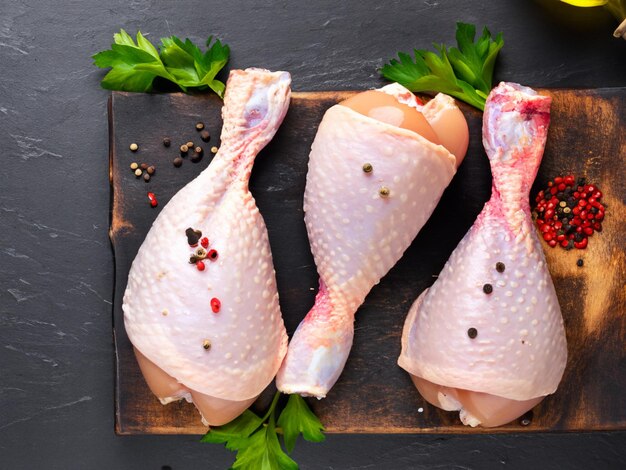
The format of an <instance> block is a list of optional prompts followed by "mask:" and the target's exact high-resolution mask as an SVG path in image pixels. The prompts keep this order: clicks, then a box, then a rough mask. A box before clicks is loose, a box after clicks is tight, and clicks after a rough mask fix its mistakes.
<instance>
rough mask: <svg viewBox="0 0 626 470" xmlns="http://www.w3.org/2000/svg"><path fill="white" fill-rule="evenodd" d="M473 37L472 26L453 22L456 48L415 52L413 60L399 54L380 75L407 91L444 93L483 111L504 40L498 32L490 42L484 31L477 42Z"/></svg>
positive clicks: (442, 47)
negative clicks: (455, 26)
mask: <svg viewBox="0 0 626 470" xmlns="http://www.w3.org/2000/svg"><path fill="white" fill-rule="evenodd" d="M475 37H476V27H475V26H474V25H471V24H466V23H457V29H456V41H457V47H450V48H447V47H446V46H445V45H443V44H442V45H435V48H436V49H437V51H438V53H433V52H430V51H426V50H423V49H415V50H414V56H413V57H411V56H410V55H409V54H406V53H402V52H400V53H398V59H399V60H398V59H391V60H390V61H389V63H388V64H385V65H384V66H383V67H382V69H381V73H382V75H383V76H384V77H385V78H387V79H388V80H391V81H394V82H398V83H400V84H401V85H403V86H405V87H406V88H408V89H409V90H411V91H414V92H431V93H438V92H441V93H446V94H448V95H451V96H454V97H455V98H458V99H460V100H461V101H465V102H466V103H468V104H470V105H472V106H475V107H476V108H478V109H481V110H484V109H485V100H486V97H487V95H488V94H489V92H490V91H491V86H492V79H493V69H494V66H495V62H496V58H497V56H498V52H500V49H502V46H503V45H504V41H503V39H502V34H501V33H500V34H498V35H497V36H496V37H495V38H493V39H492V37H491V33H490V32H489V30H488V29H487V28H484V29H483V32H482V35H481V36H480V37H479V38H478V40H475Z"/></svg>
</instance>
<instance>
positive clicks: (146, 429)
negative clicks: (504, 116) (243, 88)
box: [109, 88, 626, 434]
mask: <svg viewBox="0 0 626 470" xmlns="http://www.w3.org/2000/svg"><path fill="white" fill-rule="evenodd" d="M624 90H625V89H621V88H618V89H615V88H607V89H597V90H584V89H580V90H555V89H553V90H541V91H543V92H546V93H548V94H550V95H552V96H553V97H554V98H555V101H558V100H560V99H563V97H564V96H565V94H569V95H570V96H573V97H579V98H589V97H593V96H596V97H598V96H599V97H600V98H601V99H604V100H605V101H606V100H609V101H610V100H611V99H612V98H613V99H615V98H617V99H619V100H622V101H623V97H624ZM354 93H356V91H330V92H313V93H306V92H304V93H302V92H294V93H293V94H292V100H293V103H294V106H292V109H291V110H290V113H291V114H293V113H294V112H296V114H297V113H298V112H299V111H296V110H295V109H296V107H297V108H302V109H309V108H311V109H313V108H317V110H316V112H318V113H323V110H324V109H325V107H327V106H329V105H330V104H332V101H337V100H340V99H344V98H346V97H348V96H350V95H352V94H354ZM116 95H117V96H120V95H121V98H122V99H123V97H124V96H125V94H119V93H114V94H113V97H112V100H111V102H112V105H111V111H112V110H113V108H114V106H113V101H114V97H115V96H116ZM134 98H135V99H138V98H137V97H136V96H135V97H134ZM163 98H166V99H177V100H182V101H183V102H185V103H188V104H189V105H190V106H191V107H193V106H196V107H198V108H199V107H201V106H205V105H206V104H210V103H215V104H220V103H221V102H219V101H217V99H216V100H210V99H207V98H206V97H189V96H186V95H180V96H176V95H174V96H169V97H164V96H161V97H160V98H159V97H157V99H163ZM198 98H200V99H198ZM462 108H463V110H464V112H466V113H469V118H470V120H473V121H474V124H476V118H477V117H479V116H480V113H478V112H477V111H473V110H471V109H469V107H467V106H464V105H463V106H462ZM309 112H310V111H309ZM112 114H113V113H112V112H111V113H110V116H109V120H110V124H111V126H112V127H111V129H113V128H114V127H115V126H114V117H113V116H112ZM622 114H623V113H622ZM319 117H321V114H320V116H319ZM288 119H289V115H288V118H287V120H288ZM287 120H286V123H285V124H287ZM220 122H221V121H220ZM553 123H554V115H553ZM289 125H293V123H290V124H289ZM311 125H312V129H311V126H308V127H307V126H306V125H305V126H301V128H300V129H299V132H301V133H302V132H309V131H310V132H311V135H309V137H310V138H312V136H313V135H314V134H315V131H316V128H317V125H316V123H311ZM283 126H284V125H283ZM474 130H475V129H474ZM212 132H213V134H214V135H216V134H218V133H219V129H218V128H217V127H215V128H212ZM111 138H112V145H114V136H113V135H111ZM288 138H289V135H285V132H283V133H280V131H279V135H277V137H276V138H275V141H276V140H277V139H283V140H284V139H288ZM304 140H306V139H304ZM473 140H474V148H470V152H472V153H474V154H475V153H478V154H479V155H478V157H479V158H483V157H484V155H483V156H482V157H481V156H480V154H482V145H481V144H480V142H478V143H477V142H475V141H476V139H473ZM549 142H550V141H549ZM299 145H301V146H306V144H305V143H299ZM275 146H276V145H274V147H275ZM270 147H272V144H270ZM476 147H479V151H478V152H477V149H476ZM618 147H619V146H618ZM113 148H114V147H113V146H112V147H111V149H113ZM568 152H569V149H568ZM297 153H298V155H300V156H303V158H305V159H306V157H308V148H307V149H304V150H303V149H302V148H299V149H298V151H297ZM546 153H548V150H546ZM622 154H623V152H622ZM468 156H469V152H468ZM111 158H112V160H111V161H112V162H113V159H114V155H113V154H111ZM265 160H270V159H269V158H268V159H265V158H262V156H260V157H259V162H257V164H255V170H256V172H260V171H264V170H262V169H259V166H264V165H263V163H262V162H263V161H265ZM544 162H545V160H544ZM274 163H276V162H274ZM466 163H467V162H466ZM557 163H559V162H557ZM166 164H167V162H166ZM559 164H562V162H560V163H559ZM271 166H272V165H267V167H271ZM480 166H481V165H477V166H476V165H474V167H472V169H471V170H472V171H467V172H466V173H468V174H470V175H474V174H475V173H476V174H480V171H479V170H480V168H479V167H480ZM542 166H543V165H542ZM548 166H550V165H548ZM483 167H484V168H483V170H484V169H485V168H487V169H488V165H483ZM555 170H556V171H558V170H561V171H563V168H559V165H556V168H550V169H549V171H544V172H543V173H544V174H543V175H542V171H541V170H540V175H539V176H538V178H537V183H536V184H539V181H540V178H542V177H544V178H545V176H554V175H555V174H556V173H554V171H555ZM592 170H593V168H592ZM267 171H269V172H272V171H274V170H271V169H268V170H267ZM461 171H463V166H462V167H461V169H460V172H461ZM198 172H199V171H198ZM256 172H253V179H254V178H255V175H256ZM274 176H276V175H274ZM453 184H454V182H453ZM481 184H482V183H481ZM451 186H452V184H451ZM251 187H252V190H253V193H254V192H255V188H254V187H253V184H251ZM115 189H116V186H115V184H113V188H112V194H113V195H114V191H115ZM488 189H489V188H488ZM602 189H603V190H604V189H605V188H602ZM617 189H620V190H621V194H622V195H623V194H624V188H623V186H622V188H615V190H617ZM301 190H302V188H300V189H299V191H301ZM483 192H484V191H483ZM488 192H489V191H486V193H488ZM534 192H535V191H534ZM534 192H533V194H534ZM614 192H615V191H614ZM618 192H619V191H618ZM255 195H256V194H255ZM487 195H488V194H487ZM483 196H484V195H483ZM622 197H623V196H622ZM257 199H258V198H257ZM448 199H450V198H448ZM479 199H480V198H479ZM472 202H475V201H472ZM479 202H480V201H479ZM482 202H484V201H482ZM482 202H481V203H480V204H479V206H478V209H477V210H479V209H480V207H482ZM164 203H165V201H162V202H161V204H164ZM443 204H444V200H443V199H442V203H441V204H440V205H443ZM474 205H476V204H474ZM474 209H476V208H474ZM261 212H262V213H263V214H264V216H265V215H266V212H265V211H264V209H263V208H262V207H261ZM113 215H114V214H112V217H113ZM435 215H436V214H434V215H433V217H435ZM469 219H471V220H470V221H469V222H470V225H471V223H472V222H473V216H472V217H470V218H469ZM112 220H113V219H112ZM266 221H267V217H266ZM429 225H432V224H430V223H429ZM118 228H122V227H120V226H119V224H118ZM123 228H124V230H121V231H116V234H117V235H118V237H119V235H120V234H121V233H128V232H127V229H128V227H123ZM268 229H270V227H269V224H268ZM425 230H426V229H425ZM463 233H464V232H463ZM622 233H623V232H622ZM605 235H606V234H605ZM273 236H276V233H274V234H272V233H270V241H272V238H273ZM461 236H462V234H461ZM420 238H424V237H423V236H422V234H420V235H418V239H420ZM426 238H428V237H426ZM431 238H432V237H431ZM112 244H113V247H114V250H115V251H116V265H117V262H118V259H117V255H118V251H119V250H117V249H116V242H115V236H114V235H113V234H112ZM455 245H456V244H454V246H455ZM454 246H452V248H454ZM590 246H593V245H590ZM273 248H274V247H273ZM408 251H409V250H407V252H408ZM413 251H415V250H413ZM450 252H451V250H449V251H448V253H447V254H448V255H449V253H450ZM560 254H561V253H559V252H558V251H556V250H549V251H548V252H547V253H546V255H548V259H549V263H550V264H551V268H552V263H553V260H552V259H551V258H552V256H549V255H554V257H555V258H556V255H560ZM405 256H407V255H406V254H405ZM277 261H278V260H277V259H276V257H275V264H277ZM127 263H129V261H128V260H127ZM398 264H404V265H405V268H406V265H407V262H406V261H405V262H404V263H403V261H402V260H401V261H400V262H399V263H398ZM586 265H587V263H586ZM116 269H117V266H116ZM313 270H314V268H313ZM396 271H397V269H396V268H394V269H392V271H391V272H390V274H388V275H387V277H389V276H393V275H394V273H395V272H396ZM436 272H438V271H436ZM278 274H279V273H278V269H277V277H278ZM555 274H556V275H558V274H559V273H553V276H555ZM397 277H398V276H397V275H396V278H397ZM117 280H118V278H117V276H116V289H115V296H116V302H115V304H114V305H115V306H117V304H118V301H119V300H121V299H118V297H119V296H121V295H122V294H123V286H122V289H121V291H120V289H118V288H117V287H118V286H117ZM383 282H384V281H383ZM383 282H381V284H383ZM279 288H280V282H279ZM381 288H382V287H379V288H375V289H376V290H377V291H379V292H378V293H379V294H380V290H381ZM388 288H389V286H387V290H388ZM303 289H306V288H305V287H303ZM284 295H285V294H284V293H283V292H281V305H282V304H283V303H284V301H283V300H284V298H283V296H284ZM287 295H291V294H287ZM375 297H376V301H379V300H380V297H381V295H377V296H375ZM382 297H385V296H384V295H383V296H382ZM369 298H370V296H368V299H369ZM560 301H562V299H560ZM367 303H368V300H366V304H367ZM622 303H623V299H622ZM120 305H121V303H120ZM309 305H310V304H309ZM617 306H618V305H616V307H617ZM364 307H366V306H364ZM364 310H366V308H364ZM564 310H565V309H564ZM299 313H302V312H299ZM304 313H306V311H304ZM368 313H369V312H362V313H360V315H361V316H365V315H367V314H368ZM404 313H406V312H404ZM359 318H360V317H359V316H357V329H358V328H367V325H363V326H361V327H359V325H358V319H359ZM285 320H286V323H287V318H286V319H285ZM298 320H299V319H298ZM371 320H372V318H371V316H370V317H369V318H368V319H367V320H366V321H367V322H370V321H371ZM402 320H403V316H402ZM394 321H395V320H394ZM295 323H296V324H297V321H296V322H295ZM401 323H402V322H401ZM615 326H619V325H615ZM400 327H401V324H400ZM618 330H619V328H618ZM290 331H291V330H290ZM394 334H395V333H391V335H392V336H393V335H394ZM122 335H124V336H125V332H124V331H123V325H122ZM118 336H119V335H117V334H116V337H115V341H116V366H117V370H116V380H118V382H117V385H119V384H120V382H119V381H120V380H123V378H122V377H120V369H123V368H124V366H123V364H121V359H122V358H120V357H119V355H118V353H119V351H118V347H117V346H118V344H119V343H120V338H118ZM568 336H569V335H568ZM355 339H356V336H355ZM372 339H375V338H372ZM355 343H356V341H355ZM570 344H571V339H570ZM131 359H132V361H134V358H131ZM579 360H580V358H577V362H578V361H579ZM621 360H622V362H623V361H624V359H623V358H622V359H621ZM132 361H131V363H130V364H127V366H128V367H131V368H134V369H135V370H136V372H137V373H138V370H137V366H136V364H134V363H133V362H132ZM613 365H615V364H613ZM568 369H569V367H568ZM131 370H132V369H131ZM617 370H620V369H619V368H618V369H617ZM402 372H403V371H402ZM616 372H617V371H616ZM344 375H345V373H344ZM404 375H406V374H404ZM370 376H373V374H370ZM370 378H371V377H370ZM407 378H408V377H407ZM137 379H138V382H139V383H138V384H136V385H137V386H139V387H140V388H141V387H143V389H142V390H139V391H138V393H140V394H144V395H143V399H142V400H141V402H142V403H141V404H140V407H141V406H144V407H146V409H145V410H144V411H147V410H152V411H151V417H150V419H149V420H148V421H149V423H147V422H146V421H144V422H143V424H142V422H136V423H135V424H133V423H131V422H129V421H128V420H126V421H125V422H122V421H123V419H122V418H123V414H122V413H123V410H122V409H121V407H120V401H121V399H122V398H123V397H122V396H121V395H118V394H121V393H122V390H121V389H120V387H116V432H118V433H119V434H138V433H172V434H179V433H185V434H202V433H204V432H205V428H204V427H203V426H202V425H201V424H200V422H199V419H198V417H197V416H198V415H197V412H196V410H195V408H194V407H193V405H187V404H170V405H168V406H167V407H162V406H161V405H160V404H159V402H158V401H157V400H156V398H154V397H153V396H152V395H151V394H150V392H149V391H148V389H147V387H146V386H145V384H144V383H143V378H142V377H141V374H140V373H139V377H138V378H137ZM340 381H341V379H340ZM356 384H357V385H358V384H359V383H358V381H357V382H356ZM361 385H362V384H361ZM401 385H402V386H403V387H404V386H405V385H406V386H407V387H408V390H405V392H406V393H404V395H405V396H406V397H407V403H408V405H407V406H406V407H405V411H406V413H412V414H414V415H415V414H417V413H416V410H417V408H418V407H419V406H421V407H423V408H424V411H425V412H424V414H422V415H421V417H424V418H426V416H428V414H430V415H433V414H434V415H436V416H435V417H434V418H435V422H437V423H438V425H436V426H426V425H424V426H419V427H416V426H398V425H394V424H393V423H394V417H393V416H389V420H387V421H386V422H385V423H384V426H381V425H377V426H371V425H367V422H366V420H364V419H363V418H364V416H363V415H362V414H363V413H362V411H363V410H358V409H357V410H351V409H349V408H350V406H349V405H350V400H348V401H347V402H345V399H342V398H340V395H341V392H337V393H336V394H335V393H333V391H331V394H329V398H328V399H326V400H323V401H321V402H316V401H310V404H311V405H312V407H313V408H314V410H316V412H317V413H318V415H320V416H322V420H323V422H324V419H323V417H324V415H334V414H338V415H339V416H343V418H346V417H348V419H342V420H341V421H340V422H337V420H335V422H334V423H332V424H331V425H330V426H328V428H329V432H331V433H333V432H337V433H494V432H496V433H510V432H537V431H577V430H583V431H586V430H615V429H624V428H626V420H625V419H623V418H622V419H621V421H619V420H617V421H616V422H615V421H614V422H598V421H595V420H593V419H589V418H588V417H587V418H585V417H584V416H581V415H580V413H574V414H573V415H572V414H571V413H570V415H569V416H567V417H563V419H561V417H560V416H552V419H551V420H550V422H549V423H543V425H541V418H539V419H538V420H537V421H535V423H533V424H531V425H530V426H527V427H522V426H519V425H516V424H514V425H508V426H504V427H500V428H496V429H488V430H483V429H472V428H467V427H465V426H462V425H461V424H460V421H459V420H458V417H457V418H456V419H455V418H454V416H455V415H457V414H456V413H447V412H441V411H439V410H435V409H434V408H432V407H430V405H427V404H425V403H424V402H423V401H422V400H421V399H420V398H421V397H419V395H418V394H417V391H416V390H415V389H414V388H413V386H412V384H411V383H410V381H408V380H406V381H405V382H404V383H402V384H401ZM340 386H341V383H338V386H336V389H337V390H338V389H339V387H340ZM344 388H345V387H344ZM396 392H397V390H396V391H394V394H393V395H398V397H397V398H395V397H393V395H392V400H400V399H401V398H400V395H399V394H397V393H396ZM558 395H559V391H557V396H558ZM378 398H379V399H380V397H378ZM150 400H152V403H151V402H150ZM553 400H554V396H551V397H548V398H547V399H546V400H545V401H544V402H543V403H542V404H541V405H539V406H538V407H537V408H535V410H542V408H543V405H545V407H546V408H547V409H549V410H550V409H551V408H553V406H552V405H551V402H552V401H553ZM333 401H334V402H336V403H333ZM379 401H380V400H379ZM335 405H336V406H335ZM344 405H348V406H347V407H345V406H344ZM376 405H379V403H377V404H376ZM342 407H343V408H344V409H343V410H342ZM172 408H176V410H175V411H176V412H174V411H169V410H168V411H165V410H167V409H172ZM261 408H262V406H261ZM325 408H327V409H326V412H325V411H324V410H325ZM338 408H339V409H338ZM346 408H348V409H347V410H346ZM383 410H384V408H383ZM127 411H128V410H127ZM342 411H343V412H342ZM353 411H354V412H353ZM359 411H360V412H361V414H359ZM372 411H375V410H372ZM551 414H553V413H551ZM618 414H619V413H618ZM442 415H443V416H442ZM173 418H177V419H179V422H180V425H173V424H171V420H172V419H173ZM572 418H573V419H572ZM168 419H169V420H170V423H169V424H168ZM331 422H332V420H331ZM572 426H573V427H572Z"/></svg>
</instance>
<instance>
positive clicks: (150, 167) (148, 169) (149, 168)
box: [146, 165, 156, 175]
mask: <svg viewBox="0 0 626 470" xmlns="http://www.w3.org/2000/svg"><path fill="white" fill-rule="evenodd" d="M146 171H147V172H148V174H149V175H154V172H155V171H156V168H155V167H154V165H153V166H149V167H148V168H147V169H146Z"/></svg>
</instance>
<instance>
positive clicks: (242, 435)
mask: <svg viewBox="0 0 626 470" xmlns="http://www.w3.org/2000/svg"><path fill="white" fill-rule="evenodd" d="M261 424H263V421H262V420H261V418H259V417H258V416H257V415H256V414H254V413H253V412H252V411H250V410H246V411H244V412H243V414H241V415H240V416H239V417H237V418H235V419H234V420H232V421H231V422H230V423H227V424H224V425H223V426H217V427H214V428H211V430H210V431H209V432H208V433H206V434H205V435H204V436H203V437H202V439H201V442H210V443H213V444H225V446H226V448H227V449H229V450H237V449H241V448H243V447H246V445H247V443H246V440H247V439H248V437H249V436H250V435H251V434H252V433H253V432H254V431H256V430H257V429H258V428H259V427H260V426H261Z"/></svg>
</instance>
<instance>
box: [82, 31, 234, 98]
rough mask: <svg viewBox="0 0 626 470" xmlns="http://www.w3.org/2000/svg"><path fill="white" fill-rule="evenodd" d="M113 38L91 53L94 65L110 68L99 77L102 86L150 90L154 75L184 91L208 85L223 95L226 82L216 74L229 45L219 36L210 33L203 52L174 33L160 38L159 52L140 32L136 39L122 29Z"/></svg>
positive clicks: (222, 66)
mask: <svg viewBox="0 0 626 470" xmlns="http://www.w3.org/2000/svg"><path fill="white" fill-rule="evenodd" d="M113 40H114V44H112V45H111V49H110V50H107V51H102V52H99V53H98V54H96V55H94V56H93V59H94V64H95V65H96V66H97V67H100V68H109V67H110V68H111V70H110V71H109V73H108V74H107V75H106V76H105V77H104V79H103V80H102V86H103V87H104V88H107V89H110V90H122V91H139V92H146V91H152V85H153V82H154V79H155V78H156V77H162V78H164V79H165V80H169V81H170V82H173V83H174V84H176V85H178V86H179V87H180V88H181V89H182V90H183V91H188V89H189V88H195V89H198V90H205V89H207V88H210V89H212V90H213V91H214V92H215V93H217V94H218V95H219V96H220V97H223V96H224V89H225V87H226V86H225V85H224V83H222V82H221V81H219V80H216V79H215V77H216V76H217V74H218V73H219V71H220V70H222V68H224V66H225V65H226V63H227V62H228V59H229V57H230V49H229V47H228V46H227V45H225V44H222V43H221V42H220V41H219V40H217V39H216V40H215V41H213V37H209V39H208V40H207V51H206V52H205V53H202V51H201V50H200V48H199V47H198V46H196V45H195V44H193V43H192V42H191V41H190V40H189V39H185V41H184V42H183V41H181V40H180V39H179V38H177V37H176V36H171V37H169V38H163V39H161V45H160V52H159V51H158V50H157V48H156V47H155V46H154V45H153V44H152V43H151V42H150V41H149V40H148V39H146V37H145V36H143V35H142V34H141V32H138V33H137V42H136V43H135V41H134V40H133V38H132V37H131V36H130V35H129V34H128V33H127V32H126V31H124V30H123V29H122V30H121V31H120V32H119V33H116V34H114V35H113Z"/></svg>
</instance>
